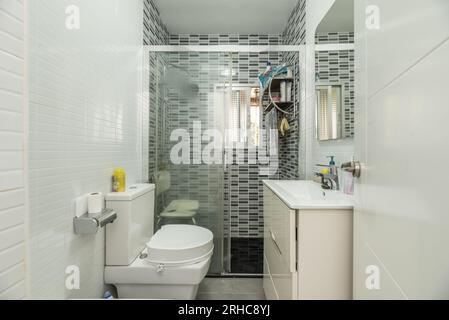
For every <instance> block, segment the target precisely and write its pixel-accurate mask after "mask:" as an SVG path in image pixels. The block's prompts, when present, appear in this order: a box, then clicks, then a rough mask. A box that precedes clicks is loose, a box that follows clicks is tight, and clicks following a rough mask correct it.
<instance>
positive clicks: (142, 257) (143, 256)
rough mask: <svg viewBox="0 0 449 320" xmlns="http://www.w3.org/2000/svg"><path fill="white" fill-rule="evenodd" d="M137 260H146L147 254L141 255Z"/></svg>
mask: <svg viewBox="0 0 449 320" xmlns="http://www.w3.org/2000/svg"><path fill="white" fill-rule="evenodd" d="M139 258H140V259H146V258H148V254H147V253H141V254H140V256H139Z"/></svg>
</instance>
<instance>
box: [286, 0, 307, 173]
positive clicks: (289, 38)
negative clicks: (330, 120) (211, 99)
mask: <svg viewBox="0 0 449 320" xmlns="http://www.w3.org/2000/svg"><path fill="white" fill-rule="evenodd" d="M305 25H306V0H300V1H298V4H297V5H296V7H295V8H294V10H293V12H292V13H291V15H290V18H289V19H288V22H287V27H286V28H285V30H284V32H283V34H282V44H284V45H303V44H305V38H306V28H305ZM283 62H285V63H287V64H288V65H289V66H291V67H292V69H293V72H294V77H295V88H294V90H295V91H296V93H297V94H296V101H295V104H296V114H295V113H294V108H293V107H290V108H288V109H287V110H286V111H288V112H289V113H290V115H288V116H286V117H287V120H288V122H289V124H290V127H291V130H290V132H289V133H288V135H287V136H286V137H283V138H280V139H279V153H280V154H279V178H280V179H281V180H294V179H299V167H298V166H299V139H300V137H299V117H300V91H299V88H300V81H302V79H300V76H299V74H300V70H299V68H300V66H299V63H300V61H299V56H298V54H297V53H286V54H284V56H283ZM279 117H282V115H281V114H280V115H279Z"/></svg>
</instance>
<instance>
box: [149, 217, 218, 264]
mask: <svg viewBox="0 0 449 320" xmlns="http://www.w3.org/2000/svg"><path fill="white" fill-rule="evenodd" d="M213 248H214V244H213V234H212V232H210V231H209V230H207V229H205V228H202V227H198V226H194V225H176V224H170V225H165V226H163V227H162V228H161V229H160V230H158V231H157V232H156V233H155V234H154V236H153V237H152V238H151V240H150V241H149V242H148V243H147V249H148V260H149V261H150V262H152V263H157V264H186V263H187V264H188V263H195V262H197V261H201V260H202V259H204V258H206V257H209V256H210V255H211V254H212V251H213Z"/></svg>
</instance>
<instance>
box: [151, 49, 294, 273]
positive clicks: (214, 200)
mask: <svg viewBox="0 0 449 320" xmlns="http://www.w3.org/2000/svg"><path fill="white" fill-rule="evenodd" d="M299 50H300V48H299V46H266V47H261V46H227V45H219V46H146V47H144V54H143V71H144V72H143V88H144V89H143V101H144V106H145V105H148V106H149V108H148V110H147V114H145V115H144V121H149V132H144V136H143V144H144V158H146V157H148V158H146V159H145V160H146V161H147V162H148V177H149V180H150V182H153V183H155V184H156V204H155V216H156V217H155V219H156V220H155V226H157V227H160V226H161V225H163V224H167V223H196V224H197V225H199V226H203V227H205V228H208V229H209V230H211V231H212V233H213V234H214V246H215V247H214V255H213V258H212V263H211V266H210V269H209V274H210V275H226V274H248V273H249V274H261V273H262V272H263V270H262V264H263V260H262V251H261V250H262V248H263V243H262V239H263V215H262V180H263V179H278V178H280V175H279V173H278V172H275V173H273V174H270V175H268V174H266V173H261V172H260V171H261V170H260V165H259V164H258V163H257V162H255V163H254V162H251V161H249V160H248V159H249V156H250V154H251V152H255V153H257V152H260V151H257V149H256V151H252V149H251V150H250V149H249V147H248V144H249V141H251V144H252V145H256V146H258V145H261V141H262V140H263V137H261V132H260V131H259V129H263V127H264V116H265V108H266V101H263V99H262V98H260V97H259V94H260V88H259V84H258V75H259V74H260V73H261V72H263V71H264V69H265V68H266V65H267V62H268V61H270V62H271V64H272V65H273V66H275V65H282V64H283V63H286V64H287V65H289V66H290V67H291V69H292V70H293V76H294V77H296V78H298V77H299ZM298 93H299V81H298V84H297V86H295V88H294V103H292V105H291V106H290V107H289V108H287V109H286V111H285V116H288V117H289V118H290V120H291V121H296V122H297V121H298V117H297V114H298V105H299V101H298V99H299V98H298V97H299V94H298ZM278 113H279V117H280V116H282V115H283V114H282V113H281V112H278ZM294 134H298V132H295V133H294ZM229 145H232V146H234V148H235V150H234V151H233V152H232V154H231V155H229V154H225V152H224V151H223V150H222V149H223V148H222V146H229ZM211 146H213V147H217V146H218V148H216V149H211ZM146 148H148V150H146ZM211 150H212V151H211ZM240 155H242V157H241V160H242V159H243V161H236V158H238V157H240ZM229 157H230V158H229ZM256 158H257V156H256ZM226 159H228V160H229V159H230V160H231V161H226ZM236 162H237V163H236ZM174 201H178V202H179V201H181V202H182V203H183V206H184V205H185V206H184V207H182V208H181V209H179V210H178V209H173V208H172V209H170V206H172V204H173V203H174ZM195 204H198V206H197V207H196V206H195ZM167 210H172V211H171V212H170V215H169V216H168V217H166V216H167V215H166V214H164V213H166V212H167ZM237 238H238V239H258V241H259V242H260V244H258V245H257V246H256V247H255V248H253V247H246V248H243V249H242V250H240V251H239V248H238V247H237V246H238V245H236V244H237V243H238V242H236V241H233V239H237ZM244 242H245V241H244ZM236 259H237V260H236ZM238 259H240V260H238ZM245 259H246V260H245ZM247 264H253V265H254V267H248V266H247Z"/></svg>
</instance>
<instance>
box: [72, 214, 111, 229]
mask: <svg viewBox="0 0 449 320" xmlns="http://www.w3.org/2000/svg"><path fill="white" fill-rule="evenodd" d="M115 219H117V213H116V212H115V211H114V210H112V209H103V211H102V212H100V213H98V214H96V215H89V214H87V213H85V214H84V215H82V216H81V217H74V218H73V227H74V229H75V234H96V233H97V232H98V230H99V229H100V228H103V227H104V226H105V225H107V224H108V223H113V222H114V220H115Z"/></svg>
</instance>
